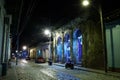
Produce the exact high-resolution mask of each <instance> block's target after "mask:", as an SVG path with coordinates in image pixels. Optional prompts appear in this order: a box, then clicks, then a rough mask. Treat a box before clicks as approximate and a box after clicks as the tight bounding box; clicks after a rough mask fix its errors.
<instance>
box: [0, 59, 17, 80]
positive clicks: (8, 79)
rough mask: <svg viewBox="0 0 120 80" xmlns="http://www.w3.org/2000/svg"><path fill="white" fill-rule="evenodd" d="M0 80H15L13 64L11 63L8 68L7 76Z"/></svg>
mask: <svg viewBox="0 0 120 80" xmlns="http://www.w3.org/2000/svg"><path fill="white" fill-rule="evenodd" d="M0 80H17V76H16V71H15V62H13V61H12V62H11V66H8V69H7V74H6V75H5V76H2V77H0Z"/></svg>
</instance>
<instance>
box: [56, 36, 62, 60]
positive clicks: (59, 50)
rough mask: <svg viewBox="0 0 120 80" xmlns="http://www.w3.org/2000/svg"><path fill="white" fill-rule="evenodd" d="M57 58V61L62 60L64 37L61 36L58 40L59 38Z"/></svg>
mask: <svg viewBox="0 0 120 80" xmlns="http://www.w3.org/2000/svg"><path fill="white" fill-rule="evenodd" d="M56 57H57V59H56V61H57V62H62V38H61V37H58V40H57V55H56Z"/></svg>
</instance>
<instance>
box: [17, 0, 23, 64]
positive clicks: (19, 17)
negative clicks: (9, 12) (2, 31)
mask: <svg viewBox="0 0 120 80" xmlns="http://www.w3.org/2000/svg"><path fill="white" fill-rule="evenodd" d="M22 7H23V0H22V1H21V5H20V12H19V16H18V25H17V41H16V44H17V52H16V65H17V64H18V53H19V37H20V34H19V27H20V19H21V14H22Z"/></svg>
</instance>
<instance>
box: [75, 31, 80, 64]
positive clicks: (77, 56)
mask: <svg viewBox="0 0 120 80" xmlns="http://www.w3.org/2000/svg"><path fill="white" fill-rule="evenodd" d="M73 55H74V60H75V63H76V64H81V62H82V34H81V31H80V30H79V29H76V30H75V31H74V33H73Z"/></svg>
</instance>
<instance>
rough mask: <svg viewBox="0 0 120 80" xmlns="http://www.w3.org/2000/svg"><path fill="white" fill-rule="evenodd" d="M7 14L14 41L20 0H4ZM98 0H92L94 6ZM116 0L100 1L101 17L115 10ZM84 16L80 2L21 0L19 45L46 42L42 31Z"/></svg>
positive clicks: (74, 0) (79, 0)
mask: <svg viewBox="0 0 120 80" xmlns="http://www.w3.org/2000/svg"><path fill="white" fill-rule="evenodd" d="M5 1H6V5H5V7H6V8H7V12H8V14H12V15H13V24H12V25H11V26H12V27H11V33H12V34H13V35H14V36H13V41H14V42H15V41H16V34H17V26H18V18H19V12H20V5H21V2H22V0H5ZM97 1H98V0H92V2H93V4H96V2H97ZM118 6H119V2H118V0H102V7H103V15H104V14H107V13H109V12H111V11H112V10H115V9H117V8H119V7H118ZM81 16H84V8H83V7H82V5H81V0H23V5H22V12H21V17H20V25H19V34H20V44H21V45H22V44H29V43H33V44H35V43H37V42H44V41H47V38H46V36H45V35H44V34H43V30H44V29H46V28H47V27H50V26H55V25H64V24H66V23H69V22H70V21H71V20H72V19H75V18H77V17H81Z"/></svg>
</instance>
